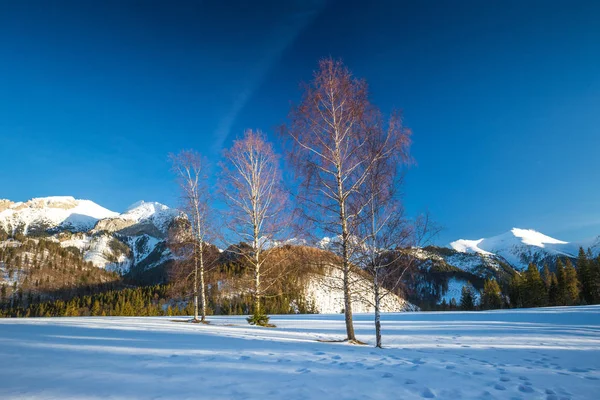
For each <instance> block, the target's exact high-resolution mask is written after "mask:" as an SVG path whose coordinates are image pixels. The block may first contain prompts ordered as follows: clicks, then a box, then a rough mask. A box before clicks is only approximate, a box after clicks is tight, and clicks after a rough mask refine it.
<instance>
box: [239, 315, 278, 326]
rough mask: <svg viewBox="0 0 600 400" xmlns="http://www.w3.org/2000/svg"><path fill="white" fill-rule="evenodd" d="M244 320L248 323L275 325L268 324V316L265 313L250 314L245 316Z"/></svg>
mask: <svg viewBox="0 0 600 400" xmlns="http://www.w3.org/2000/svg"><path fill="white" fill-rule="evenodd" d="M246 321H248V323H249V324H250V325H258V326H268V327H274V326H275V325H271V324H269V316H268V315H266V314H252V315H251V316H249V317H248V318H246Z"/></svg>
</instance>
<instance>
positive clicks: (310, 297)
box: [304, 267, 419, 314]
mask: <svg viewBox="0 0 600 400" xmlns="http://www.w3.org/2000/svg"><path fill="white" fill-rule="evenodd" d="M324 268H325V270H324V271H323V274H322V275H321V274H317V275H314V276H312V277H311V279H309V280H308V282H307V284H306V287H305V289H304V291H305V293H304V294H305V297H306V300H307V301H308V302H309V303H310V304H312V305H313V307H314V308H315V311H316V312H318V313H320V314H332V313H342V312H343V310H344V308H345V306H344V291H343V286H342V279H343V274H342V271H341V270H340V269H339V268H334V267H324ZM350 281H351V282H352V286H353V295H352V311H353V312H356V313H365V312H374V311H375V306H374V303H375V296H374V295H373V286H372V285H373V283H372V281H371V280H368V279H365V278H364V277H362V276H359V275H358V274H355V273H351V274H350ZM381 291H382V292H381V294H382V295H383V296H384V297H383V299H382V300H381V304H380V310H381V312H384V313H389V312H402V311H417V310H419V308H418V307H417V306H415V305H414V304H411V303H409V302H408V301H406V300H404V299H403V298H401V297H399V296H397V295H396V294H394V293H389V291H388V290H386V289H383V288H382V289H381Z"/></svg>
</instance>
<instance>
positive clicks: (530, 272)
mask: <svg viewBox="0 0 600 400" xmlns="http://www.w3.org/2000/svg"><path fill="white" fill-rule="evenodd" d="M524 294H525V296H524V306H525V307H543V306H545V305H547V303H548V293H547V291H546V284H545V283H544V281H543V280H542V277H541V275H540V271H539V270H538V267H537V265H535V264H533V263H531V264H529V266H528V267H527V270H526V271H525V293H524Z"/></svg>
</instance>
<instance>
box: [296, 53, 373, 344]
mask: <svg viewBox="0 0 600 400" xmlns="http://www.w3.org/2000/svg"><path fill="white" fill-rule="evenodd" d="M377 115H378V111H377V109H376V108H375V107H373V106H372V105H371V103H370V102H369V99H368V92H367V84H366V83H365V81H364V80H360V79H356V78H355V77H353V76H352V74H351V73H350V71H349V70H348V69H347V68H346V67H345V66H344V65H343V64H342V62H341V61H336V60H333V59H331V58H327V59H323V60H321V61H320V62H319V69H318V70H317V71H316V72H315V73H314V77H313V80H312V81H311V82H310V83H309V84H307V85H305V86H304V92H303V96H302V100H301V102H300V104H298V105H297V106H294V107H292V110H291V112H290V123H289V124H288V126H287V129H285V132H286V133H287V135H288V136H289V137H290V138H291V151H290V152H289V154H290V159H291V161H292V164H293V165H294V167H295V170H296V173H297V177H298V178H299V180H300V182H301V188H300V189H301V190H300V191H299V195H298V200H299V201H300V202H302V203H303V207H302V208H303V210H304V211H305V214H306V215H305V216H306V217H307V218H309V219H311V220H312V221H313V222H314V223H316V225H317V226H318V228H319V230H320V231H323V232H328V233H331V234H334V235H335V236H337V237H338V238H339V241H340V249H339V256H340V257H341V264H342V265H341V269H342V279H343V282H342V286H343V292H344V315H345V323H346V335H347V340H348V341H350V342H356V336H355V333H354V325H353V320H352V287H351V286H352V280H351V279H352V278H351V269H352V256H353V249H354V244H355V242H356V240H355V235H356V229H357V224H358V222H359V217H360V215H361V213H362V212H363V210H364V206H365V204H364V203H361V201H362V200H363V197H362V196H360V193H361V191H362V190H363V189H364V187H365V184H366V181H367V178H368V177H369V174H370V173H371V171H372V169H373V167H374V165H375V163H376V162H377V160H378V158H379V157H380V155H379V154H376V153H372V152H370V151H369V150H370V149H368V146H367V145H366V143H367V139H368V137H369V135H370V134H371V130H372V129H373V128H374V126H373V123H376V122H377V120H378V119H377V118H376V116H377Z"/></svg>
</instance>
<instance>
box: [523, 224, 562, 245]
mask: <svg viewBox="0 0 600 400" xmlns="http://www.w3.org/2000/svg"><path fill="white" fill-rule="evenodd" d="M511 233H512V234H513V235H514V236H515V237H518V238H521V241H522V242H523V243H524V244H528V245H530V246H537V247H544V245H545V244H567V243H568V242H563V241H562V240H558V239H554V238H551V237H550V236H546V235H544V234H543V233H540V232H537V231H534V230H533V229H520V228H512V230H511Z"/></svg>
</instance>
